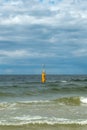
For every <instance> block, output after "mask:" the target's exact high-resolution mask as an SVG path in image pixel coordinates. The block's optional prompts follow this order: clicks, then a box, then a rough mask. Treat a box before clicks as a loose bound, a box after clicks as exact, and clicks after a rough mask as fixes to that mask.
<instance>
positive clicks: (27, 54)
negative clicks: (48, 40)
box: [0, 50, 55, 59]
mask: <svg viewBox="0 0 87 130" xmlns="http://www.w3.org/2000/svg"><path fill="white" fill-rule="evenodd" d="M52 56H55V55H54V54H52V53H51V54H50V53H42V52H31V51H28V50H11V51H7V50H0V57H9V58H15V59H18V58H32V57H33V58H39V57H52Z"/></svg>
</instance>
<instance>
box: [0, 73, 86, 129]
mask: <svg viewBox="0 0 87 130" xmlns="http://www.w3.org/2000/svg"><path fill="white" fill-rule="evenodd" d="M0 130H87V75H47V81H46V83H45V84H42V83H41V75H1V76H0Z"/></svg>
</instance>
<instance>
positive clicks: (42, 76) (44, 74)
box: [41, 65, 46, 83]
mask: <svg viewBox="0 0 87 130" xmlns="http://www.w3.org/2000/svg"><path fill="white" fill-rule="evenodd" d="M41 82H42V83H45V82H46V72H45V65H43V70H42V75H41Z"/></svg>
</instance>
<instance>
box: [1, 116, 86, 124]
mask: <svg viewBox="0 0 87 130" xmlns="http://www.w3.org/2000/svg"><path fill="white" fill-rule="evenodd" d="M28 124H29V125H30V124H31V125H35V124H37V125H44V124H47V125H87V120H86V119H65V118H56V117H41V116H32V117H31V116H21V117H14V118H13V120H12V121H11V122H9V121H8V122H7V121H6V120H4V121H3V120H2V121H0V126H23V125H28Z"/></svg>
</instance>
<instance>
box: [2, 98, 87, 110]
mask: <svg viewBox="0 0 87 130" xmlns="http://www.w3.org/2000/svg"><path fill="white" fill-rule="evenodd" d="M40 104H43V105H48V104H56V105H57V104H59V105H71V106H73V105H75V106H78V105H81V104H87V97H62V98H57V99H54V100H33V101H17V102H11V103H10V102H1V103H0V110H2V109H7V108H10V109H16V108H17V107H21V106H28V105H40Z"/></svg>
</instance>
